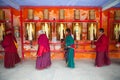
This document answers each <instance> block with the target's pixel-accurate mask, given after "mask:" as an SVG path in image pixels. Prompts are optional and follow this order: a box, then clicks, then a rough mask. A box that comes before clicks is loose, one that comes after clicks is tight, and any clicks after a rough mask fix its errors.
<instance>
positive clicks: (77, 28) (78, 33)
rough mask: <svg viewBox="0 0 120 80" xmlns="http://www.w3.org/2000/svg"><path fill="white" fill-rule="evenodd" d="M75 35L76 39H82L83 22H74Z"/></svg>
mask: <svg viewBox="0 0 120 80" xmlns="http://www.w3.org/2000/svg"><path fill="white" fill-rule="evenodd" d="M72 28H73V29H72V30H73V31H72V32H73V36H74V40H82V25H81V23H78V22H76V23H73V27H72Z"/></svg>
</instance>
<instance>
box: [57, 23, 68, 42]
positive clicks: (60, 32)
mask: <svg viewBox="0 0 120 80" xmlns="http://www.w3.org/2000/svg"><path fill="white" fill-rule="evenodd" d="M66 27H67V25H66V24H65V23H57V29H56V33H57V34H56V36H57V40H64V39H65V30H66Z"/></svg>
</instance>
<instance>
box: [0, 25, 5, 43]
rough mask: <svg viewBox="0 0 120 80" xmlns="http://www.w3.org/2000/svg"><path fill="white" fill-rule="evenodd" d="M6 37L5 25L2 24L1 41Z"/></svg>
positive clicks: (0, 29) (0, 28)
mask: <svg viewBox="0 0 120 80" xmlns="http://www.w3.org/2000/svg"><path fill="white" fill-rule="evenodd" d="M4 35H5V24H4V23H0V41H2V40H3V37H4Z"/></svg>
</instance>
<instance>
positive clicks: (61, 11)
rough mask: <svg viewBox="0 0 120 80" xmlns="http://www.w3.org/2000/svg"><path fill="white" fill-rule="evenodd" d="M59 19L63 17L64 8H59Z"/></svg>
mask: <svg viewBox="0 0 120 80" xmlns="http://www.w3.org/2000/svg"><path fill="white" fill-rule="evenodd" d="M59 19H60V20H63V19H65V11H64V9H60V10H59Z"/></svg>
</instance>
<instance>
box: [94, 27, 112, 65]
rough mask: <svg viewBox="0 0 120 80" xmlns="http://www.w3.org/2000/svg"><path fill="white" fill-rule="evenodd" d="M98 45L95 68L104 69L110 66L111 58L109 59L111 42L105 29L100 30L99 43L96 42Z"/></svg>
mask: <svg viewBox="0 0 120 80" xmlns="http://www.w3.org/2000/svg"><path fill="white" fill-rule="evenodd" d="M95 45H96V59H95V66H96V67H102V66H104V65H110V63H111V62H110V58H109V55H108V53H109V51H108V48H109V40H108V37H107V36H106V35H105V34H104V29H103V28H100V29H99V37H98V39H97V41H95Z"/></svg>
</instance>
